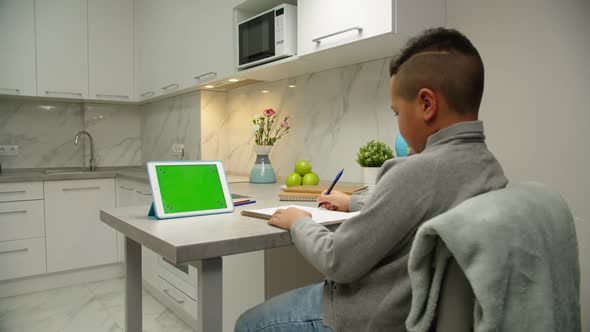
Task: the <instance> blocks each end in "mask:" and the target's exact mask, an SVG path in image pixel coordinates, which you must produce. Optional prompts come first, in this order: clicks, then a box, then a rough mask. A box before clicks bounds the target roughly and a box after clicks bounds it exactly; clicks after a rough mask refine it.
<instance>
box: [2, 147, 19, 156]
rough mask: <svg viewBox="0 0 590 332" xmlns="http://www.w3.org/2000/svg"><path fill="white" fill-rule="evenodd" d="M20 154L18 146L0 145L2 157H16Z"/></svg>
mask: <svg viewBox="0 0 590 332" xmlns="http://www.w3.org/2000/svg"><path fill="white" fill-rule="evenodd" d="M17 154H18V145H0V155H2V156H16V155H17Z"/></svg>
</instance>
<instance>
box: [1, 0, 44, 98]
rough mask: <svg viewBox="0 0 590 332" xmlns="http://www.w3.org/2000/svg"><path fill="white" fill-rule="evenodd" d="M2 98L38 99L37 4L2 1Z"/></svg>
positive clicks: (27, 1) (32, 2)
mask: <svg viewBox="0 0 590 332" xmlns="http://www.w3.org/2000/svg"><path fill="white" fill-rule="evenodd" d="M0 73H2V74H1V75H0V94H8V95H21V96H36V95H37V77H36V75H37V70H36V66H35V0H0Z"/></svg>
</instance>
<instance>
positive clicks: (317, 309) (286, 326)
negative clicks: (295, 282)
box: [234, 284, 333, 332]
mask: <svg viewBox="0 0 590 332" xmlns="http://www.w3.org/2000/svg"><path fill="white" fill-rule="evenodd" d="M321 300H322V284H316V285H311V286H307V287H303V288H299V289H295V290H292V291H289V292H286V293H283V294H280V295H278V296H275V297H273V298H272V299H270V300H268V301H266V302H264V303H262V304H259V305H257V306H255V307H254V308H252V309H249V310H248V311H246V312H244V313H243V314H242V315H241V316H240V318H238V321H237V322H236V326H235V329H234V331H235V332H258V331H260V332H297V331H317V332H333V331H332V329H331V328H329V327H327V326H324V319H323V317H322V304H321Z"/></svg>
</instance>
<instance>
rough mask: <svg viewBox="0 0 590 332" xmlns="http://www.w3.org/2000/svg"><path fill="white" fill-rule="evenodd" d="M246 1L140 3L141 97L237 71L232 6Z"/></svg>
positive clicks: (137, 70) (148, 0)
mask: <svg viewBox="0 0 590 332" xmlns="http://www.w3.org/2000/svg"><path fill="white" fill-rule="evenodd" d="M239 2H241V1H238V0H231V1H222V2H211V1H206V0H194V1H193V0H176V1H157V0H144V1H140V2H136V3H135V36H136V43H135V48H136V51H135V73H136V86H137V89H136V93H137V100H138V101H141V100H146V99H150V98H154V97H157V96H161V95H166V94H171V93H174V92H176V91H180V90H187V89H192V88H195V87H196V86H198V85H201V84H204V83H206V82H208V81H212V80H216V79H220V78H224V77H226V76H228V75H231V73H233V72H234V66H233V54H234V36H233V32H234V28H233V26H234V24H233V10H232V8H233V7H234V6H235V5H236V4H238V3H239Z"/></svg>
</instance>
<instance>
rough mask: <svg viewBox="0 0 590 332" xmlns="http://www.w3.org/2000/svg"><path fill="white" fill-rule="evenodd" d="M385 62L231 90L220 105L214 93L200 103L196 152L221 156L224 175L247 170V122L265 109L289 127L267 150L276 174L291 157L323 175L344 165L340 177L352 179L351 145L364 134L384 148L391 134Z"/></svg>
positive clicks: (355, 173) (354, 148) (250, 151)
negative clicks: (199, 146)
mask: <svg viewBox="0 0 590 332" xmlns="http://www.w3.org/2000/svg"><path fill="white" fill-rule="evenodd" d="M388 66H389V59H381V60H375V61H371V62H366V63H361V64H357V65H353V66H348V67H342V68H337V69H333V70H329V71H324V72H320V73H314V74H309V75H304V76H300V77H296V78H292V79H286V80H282V81H277V82H271V83H265V84H261V85H256V86H252V87H246V88H241V89H236V90H232V91H230V92H228V93H227V106H226V107H225V108H224V107H220V104H222V103H223V101H222V100H221V98H219V99H217V102H215V103H211V105H212V107H209V106H208V104H207V103H204V105H203V107H202V116H203V118H202V121H203V123H202V128H203V157H204V158H206V159H221V160H223V161H224V163H225V167H226V170H227V171H229V172H235V173H242V174H248V173H249V171H250V168H251V167H252V164H253V163H254V160H255V152H254V140H253V134H252V131H251V127H252V122H251V120H252V118H253V116H254V115H256V114H261V112H262V111H263V110H264V109H266V108H273V109H275V110H276V111H278V112H280V116H281V118H282V117H283V116H285V115H288V116H289V124H290V125H291V128H292V129H291V132H290V133H289V134H288V135H287V136H285V137H284V138H283V139H282V140H280V141H278V142H277V143H276V144H275V147H274V148H273V150H272V151H271V153H270V159H271V162H272V164H273V166H274V168H275V171H276V172H277V174H279V175H287V174H288V173H290V172H291V171H292V168H293V164H294V163H295V161H296V160H298V159H306V160H309V161H310V162H311V164H312V166H313V170H314V171H315V172H317V173H318V175H319V176H320V178H321V179H323V180H331V179H332V178H333V177H334V176H335V175H336V173H337V172H338V170H339V169H341V168H344V169H345V172H344V175H343V180H344V181H360V180H361V168H360V166H358V164H357V163H356V161H355V160H356V153H357V152H358V149H359V147H360V146H361V145H363V144H365V143H366V142H367V141H369V140H371V139H378V140H382V141H384V142H386V143H387V144H389V145H390V146H391V145H393V141H394V137H395V133H396V131H397V122H396V119H395V117H394V116H393V112H392V111H391V109H390V99H389V67H388ZM291 84H295V85H296V87H295V88H289V87H288V86H289V85H291ZM262 90H266V91H269V92H268V93H262V92H261V91H262ZM203 100H207V98H203Z"/></svg>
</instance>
